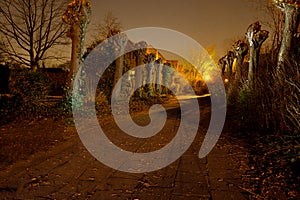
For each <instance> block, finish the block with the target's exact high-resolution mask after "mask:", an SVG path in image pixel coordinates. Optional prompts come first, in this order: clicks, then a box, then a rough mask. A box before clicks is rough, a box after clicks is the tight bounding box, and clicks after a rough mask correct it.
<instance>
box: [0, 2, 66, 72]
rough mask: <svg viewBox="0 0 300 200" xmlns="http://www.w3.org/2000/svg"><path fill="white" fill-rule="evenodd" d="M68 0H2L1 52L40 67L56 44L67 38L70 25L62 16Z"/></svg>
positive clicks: (17, 60) (26, 63)
mask: <svg viewBox="0 0 300 200" xmlns="http://www.w3.org/2000/svg"><path fill="white" fill-rule="evenodd" d="M65 5H66V2H65V1H60V0H1V1H0V34H1V35H2V38H3V41H2V42H3V44H4V47H3V48H0V53H2V54H6V55H7V56H8V57H10V58H11V59H13V60H15V61H16V62H19V63H22V64H25V65H28V66H30V67H32V68H34V67H38V63H39V62H40V61H41V60H45V59H46V58H50V57H52V56H45V55H46V53H47V52H48V50H49V49H51V48H52V47H54V46H57V45H62V44H66V42H64V41H63V39H64V37H65V32H66V28H67V27H66V26H65V24H64V23H63V21H62V20H61V16H62V14H63V11H64V10H63V9H64V7H65Z"/></svg>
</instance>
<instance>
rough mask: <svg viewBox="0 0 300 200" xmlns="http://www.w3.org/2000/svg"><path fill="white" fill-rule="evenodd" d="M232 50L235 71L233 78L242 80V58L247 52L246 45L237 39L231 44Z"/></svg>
mask: <svg viewBox="0 0 300 200" xmlns="http://www.w3.org/2000/svg"><path fill="white" fill-rule="evenodd" d="M233 50H234V52H235V55H236V73H235V78H236V80H237V81H239V82H243V78H244V77H243V74H245V73H244V59H245V56H246V55H247V53H248V45H247V44H246V43H245V42H244V41H242V40H238V41H237V42H235V43H234V45H233Z"/></svg>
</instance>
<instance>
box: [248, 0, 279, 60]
mask: <svg viewBox="0 0 300 200" xmlns="http://www.w3.org/2000/svg"><path fill="white" fill-rule="evenodd" d="M248 1H250V2H251V3H253V5H254V7H255V9H258V10H261V11H262V12H264V14H265V16H266V18H265V20H262V19H260V21H261V22H262V24H264V25H265V26H267V27H268V29H269V30H270V34H269V35H270V43H269V45H270V46H269V47H270V53H272V59H277V56H278V51H279V49H280V44H281V39H282V30H283V23H284V21H283V19H284V15H283V12H281V11H280V10H278V9H276V7H274V5H273V2H272V1H266V0H248Z"/></svg>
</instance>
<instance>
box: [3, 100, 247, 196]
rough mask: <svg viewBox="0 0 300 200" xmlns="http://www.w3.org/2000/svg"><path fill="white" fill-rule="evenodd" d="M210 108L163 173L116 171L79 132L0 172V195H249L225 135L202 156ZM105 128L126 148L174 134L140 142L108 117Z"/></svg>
mask: <svg viewBox="0 0 300 200" xmlns="http://www.w3.org/2000/svg"><path fill="white" fill-rule="evenodd" d="M168 106H169V111H168V112H169V114H170V115H171V116H174V117H172V118H171V119H169V120H168V121H167V124H166V128H165V129H164V131H165V133H170V132H172V130H174V129H176V127H177V126H178V123H179V120H178V116H177V115H178V109H177V108H176V105H174V104H172V103H170V104H169V105H168ZM209 110H210V109H209V107H202V110H201V120H202V121H201V123H200V126H199V131H198V135H197V137H196V139H195V141H194V143H193V144H192V145H191V147H190V148H189V149H188V151H187V152H186V153H185V154H184V155H183V156H182V157H181V158H180V159H178V160H177V161H176V162H174V163H173V164H171V165H170V166H168V167H166V168H163V169H161V170H159V171H155V172H151V173H143V174H130V173H125V172H120V171H116V170H113V169H111V168H109V167H106V166H105V165H103V164H101V163H100V162H99V161H97V160H95V158H93V157H92V156H91V155H90V154H89V153H88V152H87V150H86V149H85V147H84V146H83V145H82V143H81V141H80V140H79V138H78V137H77V136H76V137H73V138H72V139H70V140H68V141H67V142H65V143H62V144H60V145H58V146H56V147H54V148H53V149H52V150H51V151H48V152H43V153H37V154H35V155H33V156H31V157H30V159H28V160H26V161H20V162H17V163H15V164H14V165H12V166H10V167H8V168H7V169H6V170H4V171H1V172H0V177H1V180H0V199H100V200H102V199H103V200H104V199H105V200H106V199H122V200H124V199H132V200H152V199H153V200H160V199H162V200H164V199H166V200H180V199H188V200H194V199H221V200H224V199H225V200H226V199H238V200H240V199H245V197H244V196H243V195H242V191H241V190H240V189H239V187H238V186H240V185H241V184H242V182H241V174H240V172H239V170H238V169H237V168H236V163H234V162H233V160H232V159H231V157H230V156H229V155H228V154H227V153H226V151H225V150H224V149H223V148H222V138H221V140H220V143H219V145H217V146H216V147H215V148H214V150H213V151H212V152H211V153H210V154H209V155H208V156H207V157H206V158H203V159H199V158H198V157H197V154H198V151H199V149H200V145H201V143H202V140H203V138H204V135H205V133H206V132H205V129H206V128H207V124H206V123H207V120H209ZM135 119H136V121H138V122H139V123H141V124H143V123H146V122H147V120H148V118H147V117H146V115H143V114H140V115H137V116H135ZM104 127H105V128H104V129H105V133H106V134H107V135H108V137H109V138H110V139H111V140H112V141H113V142H114V143H116V144H118V145H119V146H120V147H122V148H124V149H126V150H133V149H135V150H136V151H144V150H145V149H146V150H151V149H153V148H159V147H161V146H162V145H164V144H166V143H168V141H170V140H171V138H172V137H173V136H174V135H172V134H163V133H162V134H159V135H158V136H157V137H159V138H157V137H156V138H155V137H154V138H153V139H149V140H146V141H144V140H143V141H140V140H139V139H136V138H135V139H132V138H123V137H122V136H120V134H118V129H117V128H116V125H115V124H114V123H113V122H111V121H108V120H106V122H105V126H104ZM74 131H75V130H74ZM124 137H125V136H124ZM168 137H171V138H168ZM157 141H159V142H157ZM155 143H156V144H155Z"/></svg>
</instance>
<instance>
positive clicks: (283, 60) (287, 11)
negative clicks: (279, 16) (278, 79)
mask: <svg viewBox="0 0 300 200" xmlns="http://www.w3.org/2000/svg"><path fill="white" fill-rule="evenodd" d="M275 2H276V3H275V5H276V6H277V7H278V8H280V9H281V11H282V12H283V13H284V29H283V33H282V41H281V46H280V50H279V54H278V63H277V72H279V71H280V70H287V69H282V68H283V67H284V64H288V63H289V61H290V59H291V56H290V55H291V52H292V51H293V43H294V42H293V40H294V39H295V34H296V33H297V28H298V15H299V4H300V3H299V2H300V1H298V3H297V2H295V3H288V2H284V1H279V2H280V3H279V2H278V1H275Z"/></svg>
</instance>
